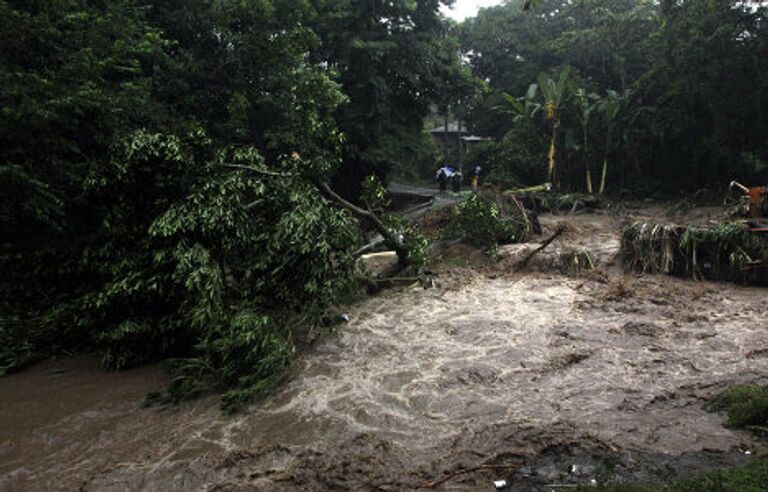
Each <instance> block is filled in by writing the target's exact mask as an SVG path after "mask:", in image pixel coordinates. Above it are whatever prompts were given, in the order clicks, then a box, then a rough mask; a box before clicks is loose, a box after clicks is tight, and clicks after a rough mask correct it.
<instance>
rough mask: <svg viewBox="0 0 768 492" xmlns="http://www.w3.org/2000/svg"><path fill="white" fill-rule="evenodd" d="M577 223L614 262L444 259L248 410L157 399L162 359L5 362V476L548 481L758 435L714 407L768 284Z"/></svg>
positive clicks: (195, 481) (766, 368) (449, 484)
mask: <svg viewBox="0 0 768 492" xmlns="http://www.w3.org/2000/svg"><path fill="white" fill-rule="evenodd" d="M574 220H575V219H574ZM575 222H576V228H575V232H574V233H572V235H571V237H570V239H565V240H564V241H567V244H568V245H569V247H583V248H587V249H589V250H591V251H593V252H595V255H594V257H595V261H596V262H599V265H597V266H598V269H600V270H601V271H604V273H602V274H600V275H596V274H590V275H585V276H579V277H574V276H565V275H563V274H561V273H559V272H556V271H554V270H553V269H552V268H553V267H552V264H551V263H553V262H556V261H564V260H562V257H563V255H562V254H561V253H562V251H561V252H560V253H557V254H555V253H550V255H549V256H546V255H542V258H541V259H540V260H539V262H540V263H539V264H533V265H532V271H529V272H513V271H510V270H508V269H505V265H508V264H510V263H511V260H510V258H513V257H514V256H515V255H516V254H518V252H517V251H516V250H515V248H514V247H513V248H507V249H506V250H504V249H503V250H502V252H501V255H500V256H501V260H500V261H499V263H498V266H497V268H494V269H488V268H468V267H464V268H446V269H445V270H443V271H441V272H440V275H439V276H438V277H437V282H436V285H435V287H434V288H430V289H424V288H422V287H421V286H413V287H410V288H406V289H401V290H397V291H389V292H385V293H383V294H380V295H378V296H376V297H373V298H369V299H367V300H365V301H364V302H362V303H359V304H357V305H355V306H354V307H352V308H350V321H349V323H348V324H346V325H344V326H342V327H340V328H339V329H338V330H337V331H336V332H335V333H332V334H329V335H328V336H326V337H324V338H323V339H322V340H321V341H319V342H318V343H317V344H316V345H315V346H314V347H312V348H311V349H310V350H308V351H307V352H306V353H304V354H302V355H301V356H300V357H299V359H298V361H297V363H296V365H295V367H294V368H293V370H292V373H291V376H290V378H289V380H288V381H287V383H286V384H285V386H284V387H283V388H282V389H280V390H279V391H278V392H277V393H276V394H274V395H273V396H272V397H270V398H268V399H266V400H264V401H262V402H260V403H258V404H256V405H254V406H252V407H251V408H250V409H249V410H248V411H246V412H244V413H241V414H239V415H236V416H234V417H226V416H223V415H222V414H221V413H220V411H219V409H218V402H217V400H216V399H215V398H212V397H211V398H207V399H203V400H199V401H195V402H190V403H186V404H183V405H180V406H178V407H174V408H171V409H167V410H164V411H158V410H157V409H141V408H140V407H139V404H140V402H141V399H142V397H143V396H144V395H145V394H146V393H148V392H150V391H154V390H157V389H158V388H159V387H161V386H162V385H163V383H164V382H165V378H166V376H165V375H164V374H163V372H162V371H161V370H160V369H159V368H157V367H150V368H143V369H139V370H135V371H129V372H126V373H118V374H113V373H105V372H102V371H100V370H98V368H97V367H96V362H95V361H94V360H92V359H89V358H78V359H75V360H69V361H59V362H47V363H44V364H40V365H38V366H36V367H33V368H32V369H30V370H28V371H26V372H23V373H21V374H18V375H14V376H12V377H9V378H4V379H0V401H1V402H2V404H0V491H6V490H21V491H25V490H29V491H37V490H55V489H58V490H77V489H80V490H107V491H122V490H179V491H181V490H292V491H295V490H323V489H334V490H338V489H353V490H403V489H419V488H426V487H429V486H436V487H438V488H442V489H444V490H493V484H492V482H493V480H498V479H507V480H508V481H509V482H510V483H513V484H515V488H514V489H513V490H549V488H548V487H550V486H551V485H552V484H577V483H594V482H593V480H594V481H601V480H604V479H605V478H606V477H608V476H613V477H620V478H621V477H626V478H631V479H643V480H646V479H647V480H652V479H654V478H659V477H662V478H663V476H664V474H667V475H668V474H682V475H686V474H689V473H693V472H696V471H699V470H701V469H706V468H708V467H712V466H719V465H729V464H737V463H741V462H744V461H745V460H747V459H748V458H749V456H750V455H751V454H754V453H757V452H759V451H760V443H759V442H758V441H756V440H755V438H753V437H752V436H751V435H750V434H748V433H744V432H739V431H732V430H729V429H726V428H724V427H723V425H722V424H723V417H722V416H720V415H717V414H711V413H707V412H705V411H704V410H703V408H702V406H703V403H704V402H705V400H706V399H707V398H709V397H711V396H712V395H714V394H716V393H717V392H719V391H721V390H722V389H724V388H726V387H727V386H729V385H732V384H736V383H766V377H765V375H766V374H768V308H767V307H766V306H767V304H766V299H768V296H766V292H767V291H766V290H765V289H756V288H744V287H738V286H734V285H729V284H718V283H694V282H691V281H686V280H682V279H673V278H668V277H659V276H635V275H623V274H621V273H620V272H619V271H617V270H619V268H618V265H617V261H618V260H617V257H616V256H617V254H618V225H617V224H616V223H615V221H614V219H612V218H606V217H595V218H589V217H586V218H585V217H580V218H579V219H578V220H575ZM505 258H506V260H505ZM558 258H560V260H557V259H558ZM550 260H551V261H550ZM440 481H442V482H441V483H438V482H440Z"/></svg>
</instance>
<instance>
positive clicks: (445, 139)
mask: <svg viewBox="0 0 768 492" xmlns="http://www.w3.org/2000/svg"><path fill="white" fill-rule="evenodd" d="M450 112H451V106H450V105H446V106H445V127H443V152H444V153H445V160H446V161H447V160H448V159H449V158H450V142H449V141H448V115H449V113H450Z"/></svg>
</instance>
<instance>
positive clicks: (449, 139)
mask: <svg viewBox="0 0 768 492" xmlns="http://www.w3.org/2000/svg"><path fill="white" fill-rule="evenodd" d="M429 134H430V136H431V137H432V141H433V142H435V145H437V146H438V148H440V149H441V150H442V151H443V155H444V156H446V158H447V159H449V160H452V161H457V163H460V162H461V158H462V157H463V156H465V155H467V151H468V150H469V148H470V147H471V146H472V145H474V144H477V143H478V142H483V141H485V140H489V139H488V138H484V137H478V136H476V135H470V134H469V132H468V131H467V128H466V127H465V126H464V125H462V126H461V128H459V124H458V123H457V122H453V123H448V131H447V132H446V131H445V125H440V126H438V127H437V128H433V129H432V130H429ZM459 151H460V152H461V153H459Z"/></svg>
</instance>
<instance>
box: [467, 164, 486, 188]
mask: <svg viewBox="0 0 768 492" xmlns="http://www.w3.org/2000/svg"><path fill="white" fill-rule="evenodd" d="M482 170H483V168H481V167H480V166H475V168H474V169H473V170H472V174H471V175H470V177H469V181H470V183H472V193H477V187H478V185H479V184H480V172H481V171H482Z"/></svg>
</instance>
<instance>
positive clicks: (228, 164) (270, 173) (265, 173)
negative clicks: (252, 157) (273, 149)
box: [219, 162, 298, 178]
mask: <svg viewBox="0 0 768 492" xmlns="http://www.w3.org/2000/svg"><path fill="white" fill-rule="evenodd" d="M219 165H220V166H223V167H229V168H231V169H240V170H243V171H250V172H252V173H254V174H260V175H262V176H270V177H273V178H296V177H298V174H293V173H280V172H277V171H268V170H266V169H259V168H258V167H253V166H246V165H244V164H233V163H231V162H221V163H219Z"/></svg>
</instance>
